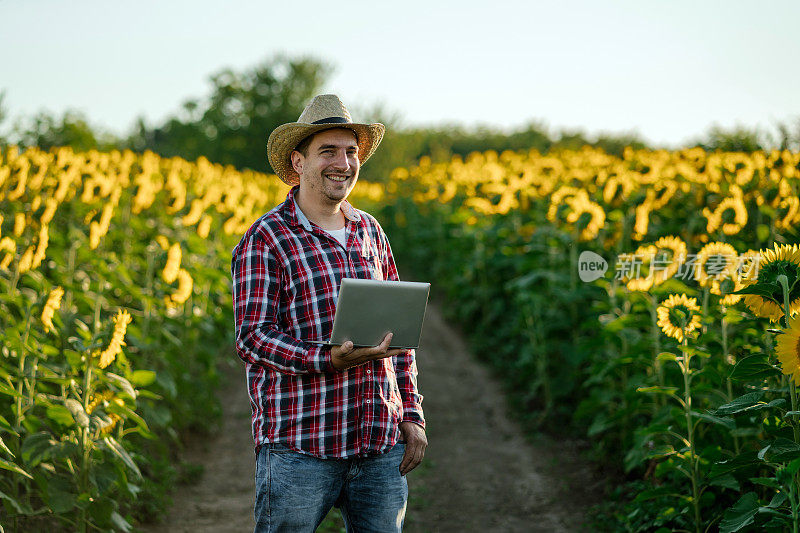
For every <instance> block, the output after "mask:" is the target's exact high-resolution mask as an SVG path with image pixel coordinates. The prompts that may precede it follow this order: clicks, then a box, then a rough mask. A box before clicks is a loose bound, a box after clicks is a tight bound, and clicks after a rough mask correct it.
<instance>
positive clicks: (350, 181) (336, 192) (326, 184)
mask: <svg viewBox="0 0 800 533" xmlns="http://www.w3.org/2000/svg"><path fill="white" fill-rule="evenodd" d="M328 174H336V172H321V173H320V183H321V184H322V194H323V195H324V196H325V197H326V198H327V199H328V200H330V202H331V203H334V204H338V203H341V202H343V201H344V200H346V199H347V197H348V196H350V193H351V192H352V191H353V188H354V187H355V184H356V181H357V180H358V172H357V171H356V172H350V173H349V175H348V178H347V179H346V180H345V181H342V182H334V181H333V180H331V179H329V178H328V177H327V175H328Z"/></svg>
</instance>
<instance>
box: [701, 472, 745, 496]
mask: <svg viewBox="0 0 800 533" xmlns="http://www.w3.org/2000/svg"><path fill="white" fill-rule="evenodd" d="M708 484H709V485H711V486H715V487H723V488H726V489H731V490H735V491H737V492H738V491H740V490H742V489H741V485H739V481H738V480H737V479H736V478H735V477H734V476H733V474H725V475H722V476H717V477H715V478H713V479H711V481H709V482H708Z"/></svg>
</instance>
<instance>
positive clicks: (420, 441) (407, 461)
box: [400, 422, 428, 476]
mask: <svg viewBox="0 0 800 533" xmlns="http://www.w3.org/2000/svg"><path fill="white" fill-rule="evenodd" d="M400 433H402V434H403V440H405V441H406V451H405V453H404V454H403V460H402V461H401V462H400V475H401V476H405V475H406V474H408V473H409V472H411V471H412V470H414V469H415V468H416V467H417V465H419V464H420V463H421V462H422V458H423V457H424V456H425V448H427V447H428V437H426V436H425V430H424V429H422V426H420V425H419V424H415V423H414V422H400Z"/></svg>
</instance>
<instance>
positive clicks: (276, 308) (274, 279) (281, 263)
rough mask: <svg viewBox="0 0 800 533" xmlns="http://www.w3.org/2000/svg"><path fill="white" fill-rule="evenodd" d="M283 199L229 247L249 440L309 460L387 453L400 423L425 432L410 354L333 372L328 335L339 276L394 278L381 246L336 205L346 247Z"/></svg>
mask: <svg viewBox="0 0 800 533" xmlns="http://www.w3.org/2000/svg"><path fill="white" fill-rule="evenodd" d="M297 189H298V187H294V188H293V189H292V190H291V191H290V192H289V194H288V195H287V197H286V200H285V201H284V202H283V203H282V204H280V205H279V206H277V207H275V208H274V209H272V210H271V211H270V212H268V213H267V214H265V215H264V216H262V217H261V218H259V219H258V220H257V221H256V222H255V223H254V224H253V225H252V226H250V228H249V229H248V230H247V232H245V234H244V236H243V237H242V240H241V241H240V242H239V244H238V245H236V247H235V248H234V249H233V253H232V255H233V257H232V261H231V276H232V278H233V309H234V315H235V322H236V352H237V353H238V355H239V357H240V358H241V359H242V360H243V361H244V362H245V368H246V372H247V384H248V392H249V395H250V406H251V408H252V411H253V420H252V426H253V428H252V429H253V439H254V440H255V446H256V453H258V449H259V447H260V446H261V445H263V444H265V443H269V442H279V443H281V444H284V445H286V446H289V447H290V448H293V449H295V450H297V451H300V452H304V453H308V454H311V455H314V456H316V457H323V458H327V457H339V458H342V457H354V456H365V455H369V454H376V453H382V452H385V451H386V450H388V449H389V448H391V447H392V446H394V444H395V443H396V442H397V440H398V438H399V436H400V432H399V424H400V422H405V421H410V422H415V423H417V424H420V425H421V426H423V427H424V426H425V419H424V417H423V414H422V405H421V403H422V395H420V394H419V392H418V390H417V366H416V362H415V360H414V356H415V354H414V350H407V351H405V352H403V353H402V354H401V355H399V356H396V357H391V358H385V359H379V360H376V361H370V362H368V363H365V364H363V365H359V366H355V367H350V368H348V369H346V370H344V371H339V370H336V369H335V368H334V367H333V365H332V364H331V356H330V350H329V349H327V348H324V347H321V346H318V345H314V344H309V343H308V342H305V341H320V340H326V339H328V338H329V337H330V334H331V330H332V329H333V315H334V311H335V308H336V300H337V296H338V293H339V284H340V282H341V280H342V278H370V279H386V280H397V279H398V276H397V268H396V267H395V263H394V258H393V257H392V251H391V248H390V247H389V241H388V239H387V238H386V235H385V234H384V233H383V230H382V229H381V227H380V225H379V224H378V222H377V221H376V220H375V218H373V217H372V216H371V215H369V214H368V213H365V212H364V211H360V210H358V209H355V208H353V207H352V206H351V205H350V204H349V203H348V202H347V201H344V202H343V203H342V212H343V213H344V216H345V228H346V235H347V237H346V239H347V240H346V243H347V244H346V246H345V247H342V245H341V244H340V243H339V242H338V241H337V240H336V239H335V238H334V237H332V236H331V235H330V234H329V233H327V232H325V231H324V230H323V229H321V228H320V227H319V226H317V225H315V224H313V223H311V222H309V221H308V219H306V218H305V217H303V216H298V214H300V215H302V212H301V211H299V209H298V208H297V204H296V203H295V201H294V194H295V192H296V190H297Z"/></svg>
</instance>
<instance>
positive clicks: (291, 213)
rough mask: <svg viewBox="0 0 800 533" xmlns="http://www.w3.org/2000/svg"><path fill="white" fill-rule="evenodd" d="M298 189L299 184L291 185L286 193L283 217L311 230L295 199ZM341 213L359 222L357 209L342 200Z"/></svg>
mask: <svg viewBox="0 0 800 533" xmlns="http://www.w3.org/2000/svg"><path fill="white" fill-rule="evenodd" d="M299 189H300V186H299V185H295V186H294V187H292V190H290V191H289V193H288V194H287V195H286V202H285V203H284V217H285V218H286V220H288V221H289V223H290V224H292V225H295V226H297V225H300V226H303V227H304V228H305V229H306V230H307V231H311V222H310V221H309V220H308V217H306V215H305V213H303V211H302V210H301V209H300V207H299V206H298V205H297V202H296V201H295V194H297V191H298V190H299ZM341 209H342V214H343V215H344V217H345V218H346V219H347V220H350V221H351V222H355V223H356V224H358V223H359V222H361V215H360V214H359V213H358V210H357V209H356V208H355V207H353V206H352V205H351V204H350V202H348V201H347V200H344V201H343V202H342V205H341Z"/></svg>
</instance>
